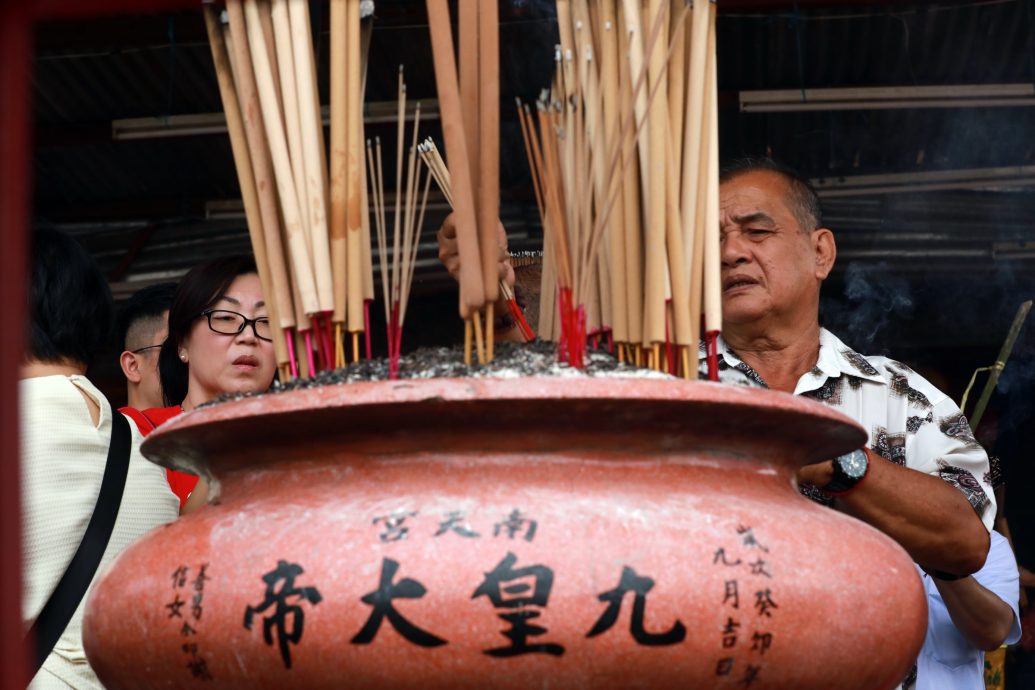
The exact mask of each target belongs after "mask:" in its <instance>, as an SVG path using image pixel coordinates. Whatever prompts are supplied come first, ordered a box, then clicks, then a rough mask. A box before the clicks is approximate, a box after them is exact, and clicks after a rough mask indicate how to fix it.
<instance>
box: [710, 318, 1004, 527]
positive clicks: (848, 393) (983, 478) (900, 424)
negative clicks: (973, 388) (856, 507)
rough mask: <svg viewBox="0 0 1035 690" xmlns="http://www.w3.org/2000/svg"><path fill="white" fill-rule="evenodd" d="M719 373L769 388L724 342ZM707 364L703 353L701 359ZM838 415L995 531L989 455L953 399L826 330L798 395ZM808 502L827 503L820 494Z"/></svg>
mask: <svg viewBox="0 0 1035 690" xmlns="http://www.w3.org/2000/svg"><path fill="white" fill-rule="evenodd" d="M718 352H719V369H720V370H728V369H735V370H738V371H740V372H741V373H742V374H744V376H745V377H747V378H748V379H750V380H751V381H752V382H754V383H755V384H756V385H759V386H763V387H768V386H767V385H766V382H765V381H764V380H762V377H761V376H760V375H759V374H758V372H756V371H755V370H754V369H752V368H751V367H750V366H748V365H747V364H745V363H744V362H743V361H742V360H741V359H740V358H739V357H738V356H737V354H736V352H734V351H733V350H732V349H731V348H730V347H729V346H728V345H727V344H726V342H725V341H724V340H723V339H722V337H721V336H720V337H719V341H718ZM700 357H701V360H702V362H701V364H702V365H703V364H704V359H705V355H704V350H703V348H702V350H701V352H700ZM794 394H795V395H801V396H804V397H807V398H811V399H813V400H817V401H819V402H821V403H824V404H826V405H829V406H830V407H833V408H835V409H837V410H840V411H841V412H843V413H844V414H845V415H847V416H848V417H851V418H852V419H854V420H855V421H857V422H859V423H860V424H861V425H862V426H863V428H865V429H866V432H867V433H868V434H869V440H868V442H867V445H868V446H869V448H870V449H871V450H873V451H874V452H875V453H877V454H878V455H880V456H881V457H883V458H885V459H886V460H889V461H890V462H893V463H895V464H896V465H901V466H903V467H908V468H910V469H914V470H917V471H919V472H923V473H925V474H930V475H933V476H935V477H939V478H941V479H942V480H944V481H946V482H948V483H949V484H951V485H952V486H954V487H955V488H956V489H958V490H959V491H960V492H961V493H962V494H963V495H964V496H965V497H966V499H967V501H968V502H969V503H970V505H971V506H973V508H974V510H975V511H976V512H977V514H978V515H979V516H980V517H981V521H982V522H983V523H984V525H985V528H986V529H988V530H991V529H992V521H993V520H994V519H995V495H994V493H993V491H992V484H991V481H992V478H991V473H990V469H989V463H988V455H987V454H986V453H985V450H984V449H983V448H982V447H981V445H980V444H979V443H978V442H977V440H976V439H975V438H974V434H973V432H972V431H971V429H970V425H969V424H968V423H967V418H966V417H965V416H964V415H963V413H962V412H961V411H960V409H959V408H958V407H957V406H956V403H954V402H953V401H952V400H951V399H950V398H949V397H948V396H947V395H945V394H944V393H942V392H941V391H939V390H938V389H937V388H935V387H934V386H933V385H932V384H931V383H930V382H928V381H927V380H926V379H925V378H923V377H922V376H920V375H919V374H917V373H916V372H914V371H913V370H911V369H910V368H909V367H907V366H906V365H904V364H902V363H900V362H896V361H894V360H892V359H888V358H887V357H875V356H863V355H860V354H859V353H858V352H855V351H854V350H852V349H851V348H850V347H848V346H847V345H845V344H844V343H843V342H841V341H840V340H839V339H838V338H837V336H835V335H834V334H833V333H831V332H830V331H828V330H826V329H825V328H823V329H820V336H819V359H818V361H817V362H816V366H815V367H813V368H812V370H811V371H808V372H806V373H805V374H804V375H803V376H802V377H801V378H800V379H799V380H798V384H797V385H796V386H795V389H794ZM803 493H806V495H808V496H809V497H810V498H813V499H815V500H819V501H820V502H824V501H829V499H825V497H824V496H823V495H822V494H821V493H820V492H819V491H811V492H810V491H809V490H807V489H806V490H805V491H803Z"/></svg>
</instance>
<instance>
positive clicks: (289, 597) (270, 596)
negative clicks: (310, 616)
mask: <svg viewBox="0 0 1035 690" xmlns="http://www.w3.org/2000/svg"><path fill="white" fill-rule="evenodd" d="M304 572H305V571H304V570H303V569H302V566H300V565H299V564H297V563H288V562H287V561H282V560H281V561H277V567H276V568H274V569H273V570H271V571H269V572H268V573H266V574H264V575H263V576H262V581H263V582H265V583H266V592H265V594H264V595H263V599H262V601H261V602H259V603H258V604H256V605H255V606H247V607H245V609H244V627H245V629H246V630H251V629H252V620H253V619H254V617H255V614H263V613H266V612H267V611H270V609H272V611H270V612H269V613H268V614H267V615H265V616H263V620H262V637H263V639H264V640H265V641H266V644H268V645H272V644H273V632H274V631H276V633H277V645H278V647H279V648H280V658H281V660H282V661H283V662H284V668H291V648H290V647H289V646H288V645H292V644H295V645H297V644H299V643H300V642H301V641H302V633H303V631H304V629H305V611H304V610H303V608H302V606H301V604H302V602H304V601H308V602H309V603H310V604H311V605H313V606H316V605H317V604H319V603H320V602H321V601H323V597H322V596H321V595H320V592H319V590H317V589H316V587H296V586H295V578H296V577H298V576H299V575H301V574H302V573H304Z"/></svg>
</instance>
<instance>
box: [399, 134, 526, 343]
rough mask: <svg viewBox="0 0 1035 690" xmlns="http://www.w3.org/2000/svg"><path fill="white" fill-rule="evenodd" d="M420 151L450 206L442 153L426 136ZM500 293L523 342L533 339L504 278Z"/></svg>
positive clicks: (419, 148)
mask: <svg viewBox="0 0 1035 690" xmlns="http://www.w3.org/2000/svg"><path fill="white" fill-rule="evenodd" d="M417 150H418V152H419V153H420V157H421V160H422V161H424V164H425V165H426V166H427V167H428V170H430V171H431V175H432V177H434V178H435V183H436V184H437V185H438V188H439V189H440V190H441V191H442V196H444V197H445V199H446V203H448V204H449V205H450V206H452V205H453V188H452V186H451V184H450V178H449V168H448V167H446V162H445V161H444V160H443V159H442V154H440V153H439V151H438V147H437V146H435V142H434V141H433V140H432V139H431V137H428V138H427V139H425V140H424V142H423V143H422V144H420V145H419V146H418V147H417ZM499 290H500V294H501V295H503V298H504V299H505V300H506V301H507V311H508V312H509V313H510V317H511V318H512V319H514V323H516V324H517V326H518V330H520V331H521V337H522V338H524V339H525V342H526V343H527V342H531V341H532V340H534V339H535V331H533V330H532V327H531V326H529V325H528V321H526V320H525V315H524V312H522V311H521V307H520V306H519V305H518V303H517V296H516V295H515V294H514V291H513V290H512V289H511V288H510V286H509V285H507V282H506V281H504V280H501V281H499Z"/></svg>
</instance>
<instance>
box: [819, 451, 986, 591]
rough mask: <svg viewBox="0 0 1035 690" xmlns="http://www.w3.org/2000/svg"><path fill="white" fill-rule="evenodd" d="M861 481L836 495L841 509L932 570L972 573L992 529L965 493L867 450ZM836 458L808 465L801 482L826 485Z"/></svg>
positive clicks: (820, 486)
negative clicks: (984, 522) (983, 522)
mask: <svg viewBox="0 0 1035 690" xmlns="http://www.w3.org/2000/svg"><path fill="white" fill-rule="evenodd" d="M866 454H867V456H868V458H869V461H870V465H869V469H868V471H867V473H866V477H865V478H864V479H863V481H862V482H861V483H860V484H859V485H858V486H857V487H856V488H855V489H853V490H852V491H851V492H850V493H848V494H847V495H845V496H840V497H838V499H837V501H836V504H837V508H838V509H839V510H841V511H843V512H845V513H847V514H849V515H851V516H853V517H856V518H858V519H860V520H862V521H863V522H866V523H868V524H869V525H871V526H873V527H875V528H877V529H879V530H880V531H881V532H884V533H885V534H887V535H888V536H889V537H891V538H892V539H894V540H895V541H897V542H898V543H899V545H901V546H902V548H904V549H905V550H906V552H907V553H908V554H909V555H910V556H912V558H913V560H914V561H916V562H917V563H919V564H920V566H921V567H922V568H924V569H925V570H927V571H928V572H942V573H949V574H952V575H969V574H971V573H973V572H975V571H977V570H978V569H980V568H981V566H982V564H983V563H984V562H985V556H986V554H987V553H988V530H987V529H986V528H985V526H984V525H983V524H982V522H981V518H980V517H979V516H978V514H977V513H975V512H974V509H973V508H972V507H971V505H970V503H969V502H968V501H967V499H966V497H965V496H964V495H963V494H962V493H960V492H959V491H958V490H957V489H956V488H955V487H953V486H951V485H950V484H948V483H946V482H945V481H943V480H942V479H940V478H938V477H935V476H932V475H930V474H925V473H923V472H918V471H916V470H912V469H908V468H905V467H900V466H899V465H896V464H894V463H892V462H889V461H887V460H885V459H884V458H882V457H881V456H879V455H877V454H876V453H874V452H873V451H871V450H870V449H869V448H867V449H866ZM833 478H834V470H833V461H832V460H827V461H825V462H820V463H816V464H813V465H806V466H805V467H802V468H801V469H800V470H799V471H798V482H799V483H802V484H812V485H813V486H816V487H819V488H822V487H824V486H826V485H827V484H829V483H830V482H831V481H832V480H833Z"/></svg>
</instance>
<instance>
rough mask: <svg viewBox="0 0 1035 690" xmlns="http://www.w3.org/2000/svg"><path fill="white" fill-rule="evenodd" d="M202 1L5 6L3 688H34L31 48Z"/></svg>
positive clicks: (1, 54)
mask: <svg viewBox="0 0 1035 690" xmlns="http://www.w3.org/2000/svg"><path fill="white" fill-rule="evenodd" d="M199 5H200V2H199V0H64V1H62V0H34V1H33V0H0V323H2V324H4V328H3V329H2V330H0V401H2V402H0V655H2V656H0V687H3V688H5V689H6V688H11V689H12V690H14V689H18V690H21V688H24V687H25V686H26V685H27V684H28V680H29V679H28V678H27V675H28V674H27V656H26V650H25V649H24V648H23V644H22V642H23V639H22V638H23V636H24V631H23V630H22V618H21V606H22V602H21V592H22V588H21V509H20V505H19V503H20V500H19V499H20V484H19V471H18V454H19V442H18V404H17V401H18V369H19V366H20V364H21V362H22V361H23V357H24V339H25V329H24V324H25V323H26V313H25V287H26V263H27V262H26V258H27V245H28V242H27V241H28V237H29V204H30V198H31V197H30V182H31V179H32V177H31V176H32V165H31V161H32V159H31V146H30V142H31V140H32V121H31V115H30V113H31V103H32V93H31V91H30V86H31V84H32V75H31V69H32V43H33V32H34V29H35V24H36V23H37V22H41V21H48V20H59V19H60V20H68V19H75V18H77V17H85V16H96V15H108V14H118V13H127V12H132V13H141V12H160V11H164V10H181V9H184V8H190V7H198V6H199Z"/></svg>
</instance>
